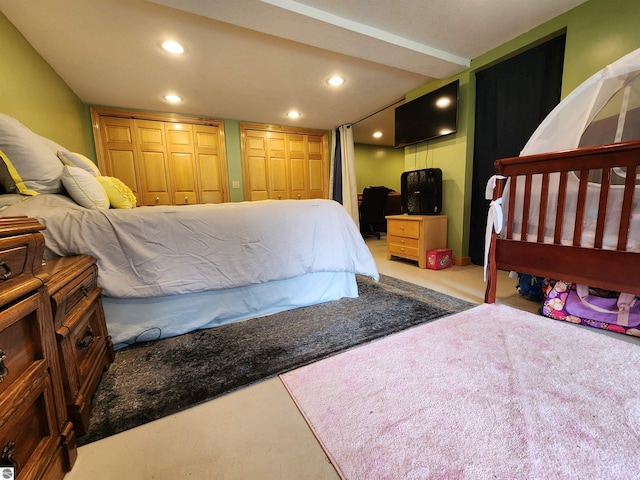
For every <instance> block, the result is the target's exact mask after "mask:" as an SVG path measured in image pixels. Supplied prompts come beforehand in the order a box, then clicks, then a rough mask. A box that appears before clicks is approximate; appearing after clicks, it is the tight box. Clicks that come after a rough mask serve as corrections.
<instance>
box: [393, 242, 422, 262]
mask: <svg viewBox="0 0 640 480" xmlns="http://www.w3.org/2000/svg"><path fill="white" fill-rule="evenodd" d="M387 250H388V252H389V253H390V254H391V255H398V256H400V257H406V258H413V259H416V260H417V259H418V252H419V249H418V246H417V245H416V246H408V245H407V246H405V245H402V244H398V243H390V244H389V245H388V247H387Z"/></svg>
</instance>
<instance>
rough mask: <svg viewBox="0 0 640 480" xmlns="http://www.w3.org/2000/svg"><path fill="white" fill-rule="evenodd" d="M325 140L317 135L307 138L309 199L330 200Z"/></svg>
mask: <svg viewBox="0 0 640 480" xmlns="http://www.w3.org/2000/svg"><path fill="white" fill-rule="evenodd" d="M325 138H326V137H325ZM325 138H323V137H320V136H316V135H309V136H308V137H307V154H308V161H307V165H308V168H309V181H308V185H309V187H308V188H309V198H329V190H328V184H329V181H328V175H327V163H328V162H327V160H326V158H327V156H326V153H325V152H326V147H325Z"/></svg>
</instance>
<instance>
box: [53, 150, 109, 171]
mask: <svg viewBox="0 0 640 480" xmlns="http://www.w3.org/2000/svg"><path fill="white" fill-rule="evenodd" d="M56 154H57V156H58V158H59V159H60V161H61V162H62V163H63V164H64V165H69V166H71V167H80V168H82V169H83V170H86V171H87V172H89V173H90V174H91V175H93V176H94V177H97V176H98V175H100V170H98V167H97V165H96V164H95V163H93V162H92V161H91V160H89V159H88V158H87V157H85V156H84V155H82V154H81V153H75V152H69V151H68V150H58V152H57V153H56Z"/></svg>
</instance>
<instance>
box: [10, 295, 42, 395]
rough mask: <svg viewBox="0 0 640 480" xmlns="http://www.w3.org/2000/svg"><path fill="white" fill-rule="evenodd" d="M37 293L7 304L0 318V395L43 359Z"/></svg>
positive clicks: (38, 297)
mask: <svg viewBox="0 0 640 480" xmlns="http://www.w3.org/2000/svg"><path fill="white" fill-rule="evenodd" d="M40 306H41V305H40V295H38V294H32V295H30V296H28V297H26V298H25V299H23V300H20V301H18V302H15V303H13V304H10V305H9V306H7V307H6V308H5V310H4V311H3V312H2V317H1V318H0V396H2V395H4V393H5V391H6V390H8V389H9V388H10V387H11V386H13V384H14V383H15V382H17V381H20V380H21V379H22V377H23V376H24V375H25V373H26V372H28V371H30V370H33V369H35V368H37V366H38V364H39V363H42V362H44V355H43V346H42V340H41V329H40V313H41V312H40V311H39V310H38V308H39V307H40Z"/></svg>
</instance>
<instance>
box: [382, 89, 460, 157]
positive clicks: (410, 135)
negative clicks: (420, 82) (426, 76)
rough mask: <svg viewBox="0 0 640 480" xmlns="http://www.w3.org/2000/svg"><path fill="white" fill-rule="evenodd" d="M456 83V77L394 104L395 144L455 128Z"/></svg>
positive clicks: (410, 142)
mask: <svg viewBox="0 0 640 480" xmlns="http://www.w3.org/2000/svg"><path fill="white" fill-rule="evenodd" d="M459 84H460V81H459V80H456V81H455V82H452V83H450V84H448V85H445V86H444V87H441V88H439V89H437V90H434V91H433V92H430V93H427V94H426V95H423V96H421V97H418V98H416V99H414V100H411V101H410V102H407V103H405V104H404V105H400V106H399V107H396V110H395V121H396V127H395V134H396V135H395V146H396V148H397V147H404V146H407V145H412V144H414V143H418V142H424V141H427V140H431V139H433V138H437V137H442V136H444V135H449V134H451V133H455V132H457V131H458V87H459Z"/></svg>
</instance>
